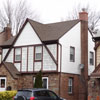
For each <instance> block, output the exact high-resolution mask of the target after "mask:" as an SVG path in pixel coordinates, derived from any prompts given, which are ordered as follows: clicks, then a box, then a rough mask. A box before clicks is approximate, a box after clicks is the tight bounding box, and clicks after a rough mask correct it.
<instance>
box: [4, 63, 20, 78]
mask: <svg viewBox="0 0 100 100" xmlns="http://www.w3.org/2000/svg"><path fill="white" fill-rule="evenodd" d="M3 64H4V66H5V67H6V69H7V70H8V71H9V73H10V74H11V76H12V77H13V78H15V79H16V78H18V76H17V75H18V74H20V73H19V72H18V70H17V69H16V67H15V66H14V64H13V63H10V62H3Z"/></svg>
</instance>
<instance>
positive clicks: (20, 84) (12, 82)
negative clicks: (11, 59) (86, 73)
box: [0, 65, 85, 100]
mask: <svg viewBox="0 0 100 100" xmlns="http://www.w3.org/2000/svg"><path fill="white" fill-rule="evenodd" d="M0 75H1V76H2V75H5V76H6V77H7V86H11V87H12V89H14V90H15V89H16V90H18V89H21V88H33V83H34V77H35V75H36V74H21V75H20V76H19V78H18V79H17V80H16V79H14V78H13V77H12V76H11V75H10V73H9V72H8V70H7V69H6V68H5V67H4V66H3V65H2V66H1V67H0ZM42 76H43V77H48V85H49V86H48V87H49V89H50V90H53V91H54V92H56V93H57V94H58V95H60V97H63V98H65V99H67V100H80V99H79V97H80V98H83V99H81V100H85V99H84V95H81V96H79V94H80V93H82V91H84V88H83V87H82V88H81V92H80V89H79V88H80V87H81V86H82V84H81V83H80V78H79V76H78V75H74V74H65V73H62V74H60V73H48V74H47V73H43V75H42ZM70 77H72V78H73V86H74V87H73V93H72V94H69V93H68V79H69V78H70Z"/></svg>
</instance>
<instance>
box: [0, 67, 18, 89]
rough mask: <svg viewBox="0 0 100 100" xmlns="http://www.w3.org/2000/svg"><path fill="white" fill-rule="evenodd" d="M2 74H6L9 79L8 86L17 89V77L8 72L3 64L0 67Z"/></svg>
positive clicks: (0, 74) (0, 73)
mask: <svg viewBox="0 0 100 100" xmlns="http://www.w3.org/2000/svg"><path fill="white" fill-rule="evenodd" d="M0 76H1V77H2V76H5V77H6V79H7V83H6V86H7V87H8V86H11V87H12V89H13V90H16V89H17V79H14V78H13V77H12V76H11V75H10V73H9V72H8V70H7V69H6V68H5V67H4V66H3V65H2V66H1V67H0Z"/></svg>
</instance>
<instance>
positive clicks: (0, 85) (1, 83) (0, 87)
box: [0, 77, 6, 91]
mask: <svg viewBox="0 0 100 100" xmlns="http://www.w3.org/2000/svg"><path fill="white" fill-rule="evenodd" d="M5 90H6V77H0V91H5Z"/></svg>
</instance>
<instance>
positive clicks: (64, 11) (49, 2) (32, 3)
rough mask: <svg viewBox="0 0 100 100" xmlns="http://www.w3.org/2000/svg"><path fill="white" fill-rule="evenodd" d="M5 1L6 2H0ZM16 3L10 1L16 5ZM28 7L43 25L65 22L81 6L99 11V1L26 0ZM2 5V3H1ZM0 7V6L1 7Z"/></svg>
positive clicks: (13, 0)
mask: <svg viewBox="0 0 100 100" xmlns="http://www.w3.org/2000/svg"><path fill="white" fill-rule="evenodd" d="M0 1H3V2H4V1H6V0H0ZM16 1H17V2H18V1H19V0H12V2H13V3H15V4H16ZM26 1H27V2H28V6H29V7H30V8H31V9H33V11H34V12H35V14H36V15H37V17H39V19H38V18H37V19H36V20H39V21H40V22H43V23H52V22H58V21H61V20H65V19H66V17H67V16H68V14H69V13H70V12H71V11H72V10H73V9H74V8H76V7H77V5H79V4H81V5H82V6H86V5H87V4H89V6H90V8H91V9H93V10H97V11H99V10H100V0H26ZM1 4H2V3H1ZM1 6H2V5H1Z"/></svg>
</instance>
